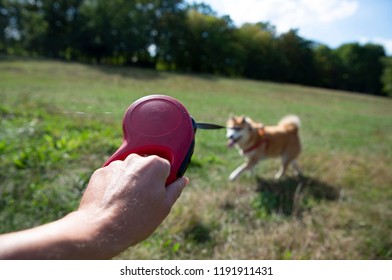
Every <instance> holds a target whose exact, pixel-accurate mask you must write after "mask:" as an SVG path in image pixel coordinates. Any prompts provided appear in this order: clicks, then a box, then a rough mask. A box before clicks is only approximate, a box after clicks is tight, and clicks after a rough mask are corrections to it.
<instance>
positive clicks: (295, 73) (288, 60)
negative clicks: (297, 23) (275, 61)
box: [277, 30, 317, 85]
mask: <svg viewBox="0 0 392 280" xmlns="http://www.w3.org/2000/svg"><path fill="white" fill-rule="evenodd" d="M297 33H298V30H290V31H288V32H286V33H283V34H281V35H280V36H279V38H278V46H277V50H278V51H279V54H280V62H281V63H282V64H281V65H280V71H281V75H282V81H286V82H289V83H299V84H307V85H315V83H316V80H317V78H316V76H315V73H316V71H315V64H314V58H313V50H312V47H313V42H311V41H308V40H305V39H303V38H301V37H300V36H299V35H298V34H297Z"/></svg>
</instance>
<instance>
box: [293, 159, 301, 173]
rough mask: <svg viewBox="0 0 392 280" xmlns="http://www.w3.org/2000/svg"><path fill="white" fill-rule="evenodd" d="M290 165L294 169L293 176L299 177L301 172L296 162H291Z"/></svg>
mask: <svg viewBox="0 0 392 280" xmlns="http://www.w3.org/2000/svg"><path fill="white" fill-rule="evenodd" d="M291 165H292V166H293V167H294V175H295V176H300V175H301V174H302V170H301V168H300V167H299V165H298V163H297V161H296V160H293V161H292V162H291Z"/></svg>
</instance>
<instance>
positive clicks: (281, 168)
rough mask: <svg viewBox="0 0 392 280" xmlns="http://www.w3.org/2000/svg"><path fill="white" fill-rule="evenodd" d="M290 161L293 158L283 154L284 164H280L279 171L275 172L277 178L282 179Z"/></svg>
mask: <svg viewBox="0 0 392 280" xmlns="http://www.w3.org/2000/svg"><path fill="white" fill-rule="evenodd" d="M290 161H291V159H289V157H288V156H287V155H286V154H284V155H283V156H282V165H281V166H280V168H279V170H278V172H276V174H275V179H276V180H278V179H280V177H282V176H283V175H284V174H285V173H286V169H287V166H288V165H289V163H290Z"/></svg>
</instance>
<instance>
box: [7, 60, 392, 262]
mask: <svg viewBox="0 0 392 280" xmlns="http://www.w3.org/2000/svg"><path fill="white" fill-rule="evenodd" d="M0 59H1V60H0V98H1V105H0V115H1V121H0V122H1V123H0V232H8V231H13V230H19V229H23V228H27V227H31V226H35V225H39V224H42V223H45V222H48V221H51V220H54V219H56V218H59V217H61V216H63V215H65V214H66V213H68V212H70V211H72V210H74V209H75V208H76V207H77V205H78V203H79V199H80V197H81V195H82V193H83V190H84V188H85V187H86V184H87V182H88V180H89V177H90V175H91V174H92V172H93V171H94V170H95V169H96V168H98V167H100V166H101V165H102V164H103V162H104V161H105V160H106V159H107V158H108V157H109V156H110V155H111V154H112V153H113V152H114V151H115V150H116V149H117V147H118V146H119V145H120V143H121V139H122V131H121V121H122V116H123V114H124V112H125V110H126V108H127V107H128V106H129V105H130V104H131V103H132V102H133V101H135V100H136V99H137V98H139V97H142V96H144V95H148V94H157V93H162V94H167V95H171V96H173V97H175V98H177V99H179V100H180V101H181V102H182V103H183V104H184V105H185V106H186V107H187V108H188V110H189V112H190V113H191V114H192V116H193V117H194V118H195V119H196V120H197V121H200V122H213V123H217V124H224V123H225V122H226V119H227V117H228V116H229V114H230V113H236V114H246V115H248V116H250V117H252V118H253V119H255V120H257V121H262V122H263V123H265V124H275V123H277V122H278V121H279V119H280V118H281V117H283V116H284V115H285V114H291V113H295V114H297V115H299V116H300V118H301V121H302V127H301V137H302V142H303V146H304V151H303V153H302V155H301V157H300V160H299V163H300V164H301V167H302V169H303V170H304V174H305V175H304V177H303V178H300V179H298V178H295V177H291V173H290V172H289V174H288V176H286V177H285V178H284V179H282V180H280V181H275V180H273V175H274V173H275V172H276V170H277V169H278V166H279V161H278V160H271V161H266V162H262V163H261V164H259V165H258V167H257V168H256V174H257V175H256V177H252V176H250V175H245V176H243V177H241V178H240V179H239V180H238V181H236V182H229V181H228V179H227V178H228V176H229V174H230V172H231V171H232V170H233V169H234V168H236V167H237V166H238V165H239V164H241V163H242V161H243V159H242V158H241V157H240V156H239V155H238V153H237V151H236V150H234V149H228V148H227V147H226V144H225V143H226V140H225V132H224V131H201V130H200V131H198V133H197V136H196V148H195V153H194V157H193V161H192V163H191V165H190V167H189V169H188V171H187V176H189V177H190V179H191V183H190V185H189V186H188V187H187V189H186V190H185V191H184V192H183V195H182V196H181V198H180V199H179V200H178V202H177V203H176V205H175V207H174V208H173V210H172V213H171V214H170V215H169V217H168V218H167V219H166V220H165V221H164V223H163V224H162V225H161V226H160V227H159V229H158V230H157V231H156V232H155V233H154V234H153V235H152V236H151V237H150V238H149V239H147V240H146V241H144V242H142V243H140V244H138V245H137V246H135V247H132V248H129V249H128V250H127V251H125V252H124V253H122V254H121V255H120V256H118V258H123V259H392V250H391V248H392V237H391V234H390V232H391V231H392V219H391V218H392V189H391V186H392V172H391V167H392V146H391V143H392V126H391V124H392V113H391V108H392V100H391V99H385V98H377V97H372V96H365V95H359V94H354V93H347V92H339V91H331V90H325V89H318V88H310V87H302V86H295V85H288V84H276V83H265V82H259V81H252V80H243V79H226V78H220V77H214V76H208V75H186V74H173V73H164V72H156V71H152V70H141V69H134V68H122V67H109V66H90V65H83V64H75V63H62V62H57V61H50V60H33V59H30V60H21V59H17V58H12V57H0Z"/></svg>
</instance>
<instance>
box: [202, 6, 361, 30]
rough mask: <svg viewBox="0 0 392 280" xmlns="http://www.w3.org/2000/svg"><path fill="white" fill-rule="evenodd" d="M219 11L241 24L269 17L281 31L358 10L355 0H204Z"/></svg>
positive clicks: (338, 18)
mask: <svg viewBox="0 0 392 280" xmlns="http://www.w3.org/2000/svg"><path fill="white" fill-rule="evenodd" d="M204 2H206V3H208V4H210V5H211V7H212V8H213V9H214V10H216V11H218V12H219V14H220V15H224V14H229V15H230V17H231V18H232V20H233V21H234V22H235V23H236V24H238V25H241V24H243V23H245V22H251V23H255V22H259V21H269V22H270V23H271V24H273V25H275V26H276V28H277V30H278V32H285V31H288V30H289V29H290V28H300V29H301V27H304V26H306V25H309V24H328V23H332V22H335V21H338V20H342V19H344V18H347V17H350V16H352V15H354V14H355V12H356V11H357V9H358V3H357V1H355V0H289V1H288V0H241V1H238V0H205V1H204Z"/></svg>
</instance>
